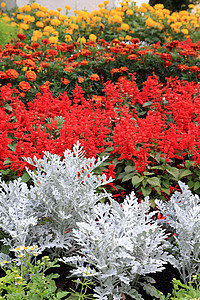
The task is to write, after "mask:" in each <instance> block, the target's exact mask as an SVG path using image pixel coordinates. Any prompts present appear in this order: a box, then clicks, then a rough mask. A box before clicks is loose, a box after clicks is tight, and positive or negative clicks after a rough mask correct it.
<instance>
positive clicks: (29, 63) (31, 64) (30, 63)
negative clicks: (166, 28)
mask: <svg viewBox="0 0 200 300" xmlns="http://www.w3.org/2000/svg"><path fill="white" fill-rule="evenodd" d="M23 64H24V65H25V66H27V67H35V62H34V61H33V60H32V59H25V60H24V61H23Z"/></svg>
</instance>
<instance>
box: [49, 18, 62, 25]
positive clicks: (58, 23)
mask: <svg viewBox="0 0 200 300" xmlns="http://www.w3.org/2000/svg"><path fill="white" fill-rule="evenodd" d="M60 23H61V22H60V21H59V20H58V19H53V20H51V25H54V26H59V25H60Z"/></svg>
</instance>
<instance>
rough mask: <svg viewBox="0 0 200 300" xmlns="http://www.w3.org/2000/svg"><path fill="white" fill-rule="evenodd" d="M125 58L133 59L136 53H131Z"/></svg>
mask: <svg viewBox="0 0 200 300" xmlns="http://www.w3.org/2000/svg"><path fill="white" fill-rule="evenodd" d="M127 58H128V59H130V60H133V59H136V58H137V55H136V54H131V55H129V56H128V57H127Z"/></svg>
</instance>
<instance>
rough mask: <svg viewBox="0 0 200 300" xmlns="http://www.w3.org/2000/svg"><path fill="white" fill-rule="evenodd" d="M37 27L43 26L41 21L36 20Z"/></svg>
mask: <svg viewBox="0 0 200 300" xmlns="http://www.w3.org/2000/svg"><path fill="white" fill-rule="evenodd" d="M35 25H36V26H37V27H40V28H43V27H44V24H43V23H42V22H39V21H38V22H36V24H35Z"/></svg>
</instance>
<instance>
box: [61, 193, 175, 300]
mask: <svg viewBox="0 0 200 300" xmlns="http://www.w3.org/2000/svg"><path fill="white" fill-rule="evenodd" d="M149 210H150V204H149V199H148V197H146V198H145V199H144V200H143V201H141V203H138V199H137V198H136V197H135V194H134V193H133V192H132V193H131V194H130V195H129V196H127V197H126V199H125V200H124V203H123V204H121V205H120V204H118V203H117V202H115V201H111V203H110V204H109V203H106V204H105V203H99V204H97V205H96V206H95V207H94V208H93V214H90V215H87V216H85V218H84V221H83V222H78V229H74V230H73V233H74V238H75V239H76V241H77V244H78V245H79V246H80V250H78V251H77V252H76V254H75V255H73V256H71V257H66V258H64V259H63V260H64V262H65V263H68V264H71V265H73V266H74V267H75V268H74V270H73V275H77V276H83V275H84V274H85V273H86V271H87V272H88V273H89V274H90V276H91V278H92V280H95V281H96V283H97V284H98V285H97V287H96V288H95V289H94V292H95V293H94V298H95V299H101V300H108V299H109V300H110V299H115V300H117V299H121V298H122V293H126V294H128V295H130V296H132V298H133V299H137V300H139V299H143V298H142V296H141V295H140V294H139V293H138V291H137V287H138V286H143V288H144V289H145V290H146V291H147V292H150V293H151V294H152V293H153V295H154V296H156V295H155V294H156V292H155V290H154V288H153V286H152V285H151V284H150V283H152V279H151V278H149V277H147V276H146V275H147V274H149V273H155V272H158V271H162V270H163V269H164V265H165V264H166V263H167V261H169V260H170V258H171V257H170V255H169V254H168V252H166V251H165V248H166V247H169V245H168V243H167V241H166V238H167V235H166V234H165V233H164V231H163V230H162V229H161V227H160V226H159V225H158V224H157V223H156V222H155V221H153V219H152V217H153V216H154V214H155V212H149ZM144 276H145V277H144ZM143 277H144V278H143ZM140 279H141V281H140Z"/></svg>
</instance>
